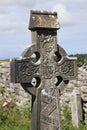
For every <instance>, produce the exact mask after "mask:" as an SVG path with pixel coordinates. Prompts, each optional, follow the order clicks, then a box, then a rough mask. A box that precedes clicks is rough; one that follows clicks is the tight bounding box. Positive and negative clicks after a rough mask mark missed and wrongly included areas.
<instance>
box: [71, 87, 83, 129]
mask: <svg viewBox="0 0 87 130" xmlns="http://www.w3.org/2000/svg"><path fill="white" fill-rule="evenodd" d="M71 111H72V123H73V126H74V127H77V128H78V127H79V126H80V125H81V122H82V120H83V113H82V103H81V94H80V92H79V90H76V89H74V90H73V92H72V97H71Z"/></svg>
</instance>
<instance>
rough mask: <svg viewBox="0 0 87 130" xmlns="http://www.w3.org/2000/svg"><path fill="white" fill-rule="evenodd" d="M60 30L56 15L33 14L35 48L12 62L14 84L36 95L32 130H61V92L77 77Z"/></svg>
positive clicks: (47, 13)
mask: <svg viewBox="0 0 87 130" xmlns="http://www.w3.org/2000/svg"><path fill="white" fill-rule="evenodd" d="M59 28H60V26H59V23H58V18H57V13H56V12H45V11H44V12H41V11H31V16H30V25H29V29H30V30H31V32H32V45H31V46H30V47H28V48H27V49H26V50H25V51H24V52H23V54H22V55H21V57H20V58H19V59H13V60H12V61H11V82H14V83H20V84H21V86H22V87H23V88H24V89H25V90H26V91H27V92H28V93H30V94H31V95H32V106H31V107H32V116H31V130H61V115H60V104H59V101H60V95H61V91H63V89H64V88H65V87H66V86H67V83H68V81H69V80H72V79H74V78H76V76H77V67H76V58H70V57H68V56H67V53H66V52H65V50H64V49H63V48H62V47H61V46H60V45H58V44H57V30H58V29H59ZM34 54H35V55H36V61H35V62H34V61H33V60H32V56H33V55H34Z"/></svg>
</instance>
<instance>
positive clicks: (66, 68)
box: [60, 60, 74, 76]
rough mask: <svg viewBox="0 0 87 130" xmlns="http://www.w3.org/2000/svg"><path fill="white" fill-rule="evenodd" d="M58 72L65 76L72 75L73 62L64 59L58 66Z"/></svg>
mask: <svg viewBox="0 0 87 130" xmlns="http://www.w3.org/2000/svg"><path fill="white" fill-rule="evenodd" d="M60 72H61V73H62V74H65V75H66V76H74V62H73V61H69V60H66V61H64V62H63V64H62V65H61V66H60Z"/></svg>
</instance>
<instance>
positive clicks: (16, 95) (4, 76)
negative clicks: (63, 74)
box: [0, 62, 87, 119]
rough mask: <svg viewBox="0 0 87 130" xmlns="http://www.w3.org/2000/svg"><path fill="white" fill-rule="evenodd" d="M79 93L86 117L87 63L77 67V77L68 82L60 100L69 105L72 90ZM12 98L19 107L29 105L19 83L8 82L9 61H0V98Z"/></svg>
mask: <svg viewBox="0 0 87 130" xmlns="http://www.w3.org/2000/svg"><path fill="white" fill-rule="evenodd" d="M75 89H76V90H78V91H80V93H81V99H82V106H83V109H82V110H83V112H84V118H85V119H87V64H84V65H82V66H81V67H79V68H78V78H77V79H76V80H72V81H70V82H69V84H68V86H67V88H66V89H65V90H64V91H63V92H62V95H61V102H62V103H67V104H68V105H69V106H71V98H72V92H73V90H75ZM3 97H4V98H6V99H9V98H11V99H14V100H15V102H16V104H17V105H18V106H19V107H23V106H25V105H30V101H31V97H30V95H29V94H28V93H26V92H25V91H24V90H23V88H22V87H21V85H20V84H12V83H10V63H9V62H1V63H0V100H2V98H3Z"/></svg>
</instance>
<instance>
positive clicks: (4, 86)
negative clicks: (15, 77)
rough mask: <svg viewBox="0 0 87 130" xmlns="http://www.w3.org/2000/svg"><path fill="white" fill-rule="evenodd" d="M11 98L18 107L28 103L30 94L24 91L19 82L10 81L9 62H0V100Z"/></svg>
mask: <svg viewBox="0 0 87 130" xmlns="http://www.w3.org/2000/svg"><path fill="white" fill-rule="evenodd" d="M2 98H5V99H7V100H8V99H12V100H14V101H15V102H16V104H17V106H18V107H24V106H25V105H30V101H31V100H30V99H31V97H30V95H29V94H28V93H26V92H25V91H24V90H23V88H22V87H21V85H20V84H13V83H10V63H9V62H1V63H0V100H2Z"/></svg>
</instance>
